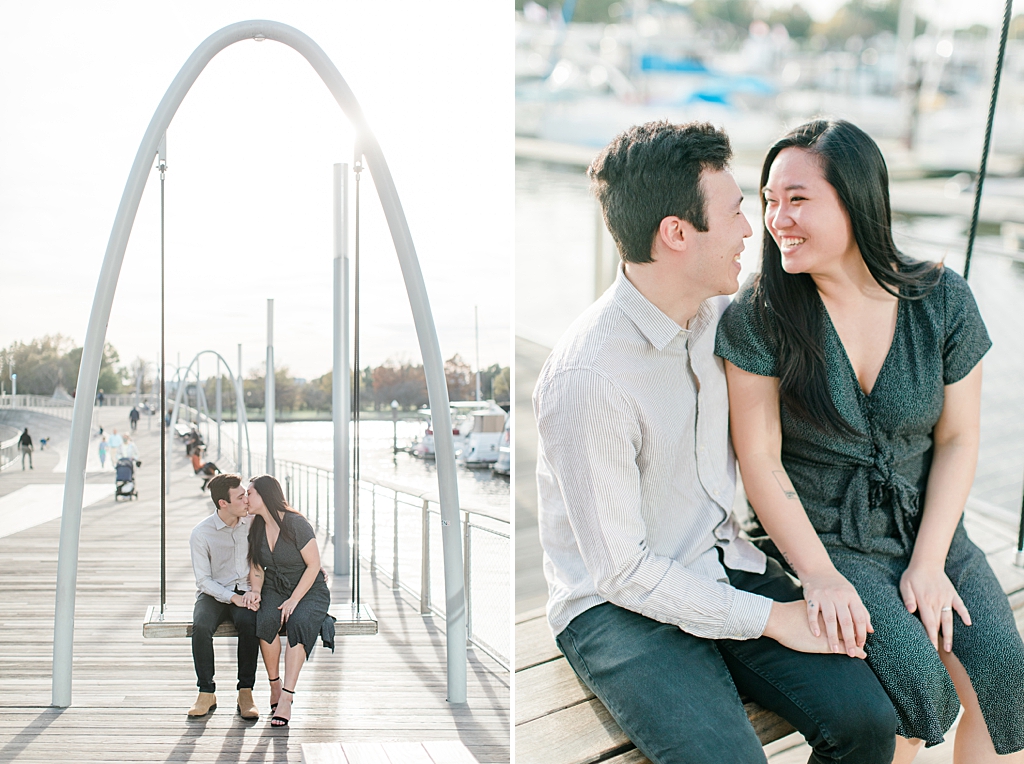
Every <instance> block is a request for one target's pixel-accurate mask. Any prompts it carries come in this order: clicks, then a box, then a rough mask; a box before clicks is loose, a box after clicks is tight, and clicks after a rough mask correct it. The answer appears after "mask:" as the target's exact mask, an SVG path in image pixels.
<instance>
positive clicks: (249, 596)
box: [242, 592, 261, 610]
mask: <svg viewBox="0 0 1024 764" xmlns="http://www.w3.org/2000/svg"><path fill="white" fill-rule="evenodd" d="M260 600H261V596H260V593H259V592H246V593H245V594H243V595H242V607H246V608H249V610H259V609H260Z"/></svg>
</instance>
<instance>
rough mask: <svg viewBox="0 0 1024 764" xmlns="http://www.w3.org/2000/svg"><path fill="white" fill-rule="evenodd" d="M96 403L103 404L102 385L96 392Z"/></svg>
mask: <svg viewBox="0 0 1024 764" xmlns="http://www.w3.org/2000/svg"><path fill="white" fill-rule="evenodd" d="M96 403H97V404H98V405H100V406H102V405H103V388H102V387H101V388H100V391H99V392H98V393H96Z"/></svg>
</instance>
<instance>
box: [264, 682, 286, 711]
mask: <svg viewBox="0 0 1024 764" xmlns="http://www.w3.org/2000/svg"><path fill="white" fill-rule="evenodd" d="M267 681H268V682H280V681H281V677H279V676H275V677H274V678H273V679H269V678H268V679H267ZM282 689H283V688H282ZM276 710H277V703H271V704H270V713H274V711H276Z"/></svg>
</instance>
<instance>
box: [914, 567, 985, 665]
mask: <svg viewBox="0 0 1024 764" xmlns="http://www.w3.org/2000/svg"><path fill="white" fill-rule="evenodd" d="M900 594H901V595H902V596H903V603H904V604H905V605H906V606H907V610H909V611H910V612H911V613H917V616H918V618H920V619H921V625H922V626H924V630H925V633H926V634H927V635H928V640H929V641H930V642H931V643H932V647H934V648H935V649H936V650H938V649H939V636H940V635H941V636H942V647H943V649H944V650H945V651H946V652H947V653H948V652H950V651H952V649H953V611H956V612H957V613H959V614H960V618H961V619H962V620H963V622H964V625H966V626H970V625H971V614H970V613H969V612H968V611H967V606H966V605H965V604H964V601H963V600H962V599H960V595H959V594H957V592H956V587H955V586H953V582H952V581H950V580H949V576H947V575H946V571H945V570H942V569H941V568H935V567H930V566H925V565H915V564H914V563H913V562H911V564H910V565H909V566H908V567H907V569H906V570H905V571H903V576H902V577H901V578H900Z"/></svg>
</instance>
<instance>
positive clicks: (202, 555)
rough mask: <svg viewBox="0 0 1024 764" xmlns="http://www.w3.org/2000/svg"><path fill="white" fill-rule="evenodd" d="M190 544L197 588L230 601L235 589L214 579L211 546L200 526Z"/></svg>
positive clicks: (219, 598)
mask: <svg viewBox="0 0 1024 764" xmlns="http://www.w3.org/2000/svg"><path fill="white" fill-rule="evenodd" d="M188 545H189V549H190V551H191V553H192V572H193V573H194V574H195V577H196V588H198V589H199V591H201V592H202V593H203V594H208V595H210V596H211V597H213V598H214V599H215V600H217V601H218V602H224V603H230V602H231V598H232V597H233V596H234V594H235V592H234V589H229V588H228V587H226V586H224V585H223V584H221V583H218V582H217V581H215V580H214V578H213V569H212V567H211V563H210V547H209V545H208V544H207V542H206V539H204V538H203V536H202V533H201V532H200V530H199V528H196V529H195V530H193V531H192V535H191V536H190V537H189V541H188Z"/></svg>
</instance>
